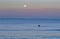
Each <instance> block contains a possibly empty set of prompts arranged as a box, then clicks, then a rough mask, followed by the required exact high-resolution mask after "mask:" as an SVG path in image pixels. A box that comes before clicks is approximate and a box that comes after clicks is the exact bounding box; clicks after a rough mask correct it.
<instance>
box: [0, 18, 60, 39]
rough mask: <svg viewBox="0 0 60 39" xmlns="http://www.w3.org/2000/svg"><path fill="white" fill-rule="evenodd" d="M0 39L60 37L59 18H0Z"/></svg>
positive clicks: (51, 38) (55, 38)
mask: <svg viewBox="0 0 60 39" xmlns="http://www.w3.org/2000/svg"><path fill="white" fill-rule="evenodd" d="M38 25H40V27H38ZM0 39H60V19H45V18H0Z"/></svg>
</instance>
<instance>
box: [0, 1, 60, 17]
mask: <svg viewBox="0 0 60 39" xmlns="http://www.w3.org/2000/svg"><path fill="white" fill-rule="evenodd" d="M24 5H26V6H27V7H24ZM0 17H1V18H2V17H14V18H15V17H28V18H29V17H34V18H35V17H39V18H42V17H43V18H45V17H48V18H51V17H53V18H59V17H60V0H0Z"/></svg>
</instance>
